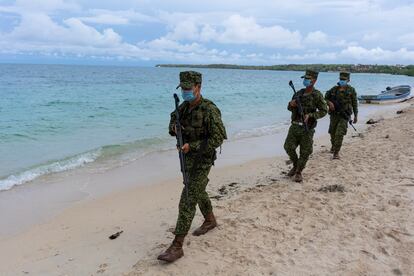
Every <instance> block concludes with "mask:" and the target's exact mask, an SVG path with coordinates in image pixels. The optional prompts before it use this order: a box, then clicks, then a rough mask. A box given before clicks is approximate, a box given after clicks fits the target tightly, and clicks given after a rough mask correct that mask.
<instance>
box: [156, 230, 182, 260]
mask: <svg viewBox="0 0 414 276" xmlns="http://www.w3.org/2000/svg"><path fill="white" fill-rule="evenodd" d="M184 238H185V235H177V236H175V238H174V240H173V242H172V244H171V245H170V247H168V249H167V250H165V252H164V253H162V254H160V255H159V256H158V258H157V259H158V260H160V261H166V262H168V263H172V262H174V261H175V260H177V259H179V258H181V257H182V256H184V251H183V243H184Z"/></svg>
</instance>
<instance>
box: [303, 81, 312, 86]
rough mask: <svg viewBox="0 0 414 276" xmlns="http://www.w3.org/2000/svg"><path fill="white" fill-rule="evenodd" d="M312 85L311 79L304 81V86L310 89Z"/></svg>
mask: <svg viewBox="0 0 414 276" xmlns="http://www.w3.org/2000/svg"><path fill="white" fill-rule="evenodd" d="M311 85H312V81H311V80H310V79H304V80H303V86H305V87H309V86H311Z"/></svg>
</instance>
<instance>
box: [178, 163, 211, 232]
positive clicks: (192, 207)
mask: <svg viewBox="0 0 414 276" xmlns="http://www.w3.org/2000/svg"><path fill="white" fill-rule="evenodd" d="M188 163H189V165H193V166H194V165H195V166H197V168H196V169H195V170H194V169H192V167H191V166H187V169H188V172H189V175H188V178H189V185H188V186H189V187H188V202H187V197H186V192H185V188H183V191H182V193H181V199H180V204H179V206H178V211H179V212H178V219H177V224H176V226H175V232H174V233H175V235H186V234H187V233H188V231H189V230H190V227H191V223H192V221H193V219H194V215H195V212H196V206H197V205H198V207H199V208H200V211H201V213H202V214H203V216H206V215H207V214H208V213H210V212H212V210H213V207H212V206H211V201H210V198H209V196H208V194H207V192H206V187H207V183H208V181H209V179H208V177H207V176H208V173H209V172H210V169H211V166H212V164H205V163H201V164H198V165H197V164H194V163H193V162H191V160H189V162H188Z"/></svg>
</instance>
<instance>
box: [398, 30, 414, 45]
mask: <svg viewBox="0 0 414 276" xmlns="http://www.w3.org/2000/svg"><path fill="white" fill-rule="evenodd" d="M398 41H399V42H401V43H402V44H403V45H404V46H407V47H414V33H408V34H404V35H402V36H400V37H399V38H398Z"/></svg>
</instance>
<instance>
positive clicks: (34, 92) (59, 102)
mask: <svg viewBox="0 0 414 276" xmlns="http://www.w3.org/2000/svg"><path fill="white" fill-rule="evenodd" d="M182 70H184V69H177V68H140V67H110V66H103V67H102V66H101V67H98V66H64V65H6V64H3V65H0V190H7V189H10V188H12V187H13V186H15V185H20V184H23V183H26V182H28V181H31V180H33V179H35V178H36V177H39V176H42V175H45V174H49V173H55V172H60V171H65V170H70V169H74V168H77V167H81V166H84V165H85V164H88V163H91V162H99V161H101V160H110V162H112V163H117V162H119V161H122V162H128V161H129V160H134V159H136V158H142V157H143V156H145V154H148V153H150V152H154V151H162V150H168V149H171V148H173V147H174V143H175V141H174V139H172V138H170V137H169V136H168V134H167V125H168V122H169V114H170V112H171V111H172V109H173V107H174V101H173V98H172V94H173V93H174V92H176V91H175V87H176V86H177V83H178V73H179V72H180V71H182ZM198 71H201V72H202V73H203V95H204V96H205V97H206V98H209V99H211V100H213V101H214V102H215V103H216V104H217V105H218V106H219V108H220V109H221V110H222V115H223V120H224V122H225V125H226V127H227V129H228V133H229V138H230V140H232V139H243V138H246V137H251V136H260V135H266V134H271V133H275V132H277V131H279V130H280V129H281V128H285V127H286V124H287V122H288V120H289V113H288V112H287V110H286V103H287V101H288V100H289V99H290V98H291V95H292V91H291V90H290V88H289V86H288V81H289V80H291V79H292V80H293V81H294V83H295V84H296V86H297V88H301V79H300V76H301V75H302V73H301V72H277V71H249V70H220V69H200V70H198ZM337 78H338V74H337V73H321V74H320V77H319V80H318V85H317V87H318V89H320V90H321V91H322V92H324V91H326V90H327V89H329V88H330V87H332V85H334V84H335V83H336V81H337ZM400 84H409V85H413V84H414V78H410V77H406V76H392V75H385V74H384V75H383V74H353V75H352V85H353V86H354V87H355V88H356V89H357V92H358V93H363V94H376V93H378V92H379V91H381V90H383V89H384V88H385V87H386V86H393V85H400ZM178 92H180V91H178Z"/></svg>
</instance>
